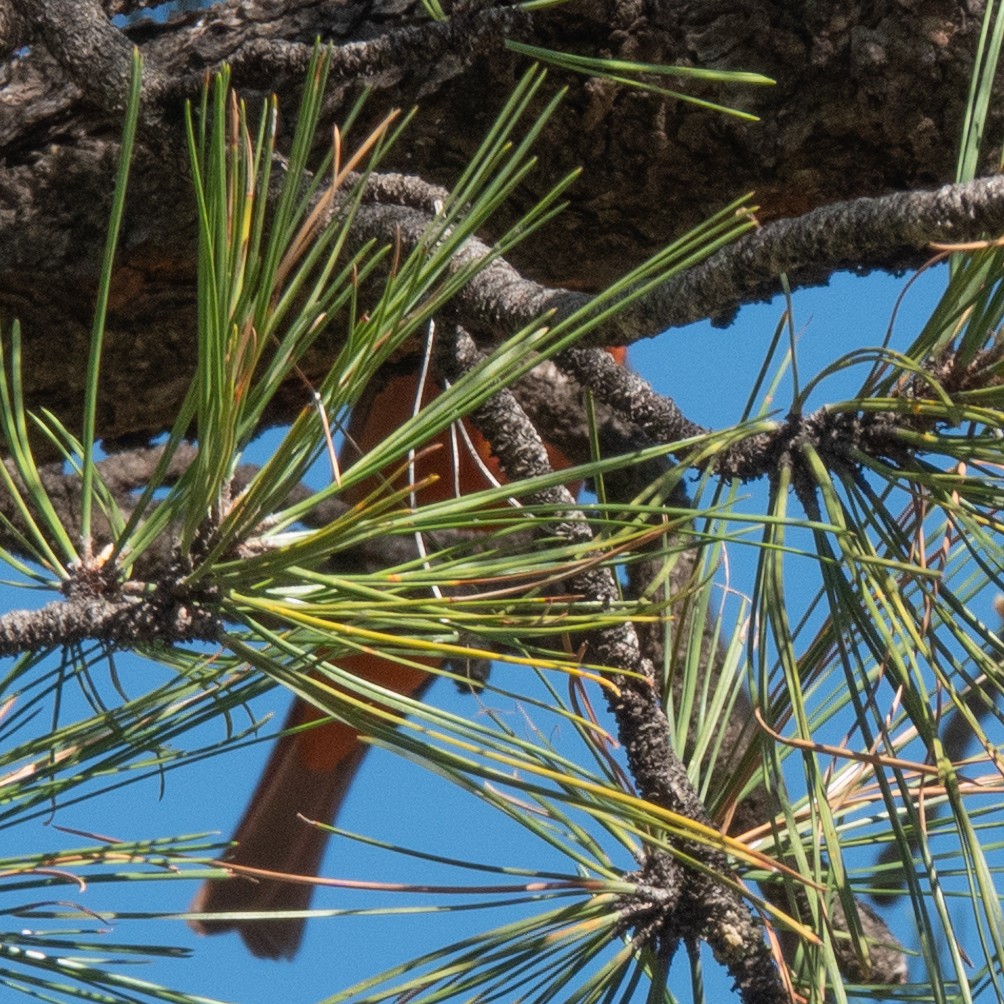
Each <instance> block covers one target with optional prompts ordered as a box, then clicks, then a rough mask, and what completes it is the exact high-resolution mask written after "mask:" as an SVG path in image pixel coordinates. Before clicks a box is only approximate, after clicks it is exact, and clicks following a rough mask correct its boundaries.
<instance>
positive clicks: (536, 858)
mask: <svg viewBox="0 0 1004 1004" xmlns="http://www.w3.org/2000/svg"><path fill="white" fill-rule="evenodd" d="M905 282H906V277H904V278H891V277H887V276H881V275H876V276H871V277H867V278H857V277H852V276H849V275H841V276H837V277H836V278H835V279H834V280H833V282H832V283H831V285H830V286H829V287H828V288H821V289H814V290H808V291H805V292H802V293H798V294H796V296H795V312H796V313H795V326H796V330H797V332H798V356H799V365H800V371H801V374H802V379H803V381H804V380H805V379H806V378H807V377H811V376H812V375H814V374H815V373H816V372H818V371H819V370H820V369H821V368H822V367H823V366H825V365H826V364H828V363H830V362H832V361H833V360H834V359H836V358H837V357H839V356H840V355H842V354H843V353H844V352H846V351H848V350H849V349H850V348H852V347H857V346H861V345H865V344H872V345H874V344H878V343H880V342H881V341H882V340H883V338H884V337H885V333H886V327H887V325H888V323H889V318H890V315H891V313H892V309H893V305H894V303H895V300H896V298H897V297H898V295H899V294H900V292H901V291H902V289H903V288H904V285H905ZM943 282H944V274H943V273H933V274H930V275H928V276H926V277H925V278H924V279H923V281H922V282H921V283H919V284H918V285H916V286H915V287H913V288H912V289H911V291H910V292H909V293H908V295H907V298H906V301H905V303H904V306H903V308H902V310H901V313H900V316H899V319H898V322H897V327H896V332H895V334H894V343H898V344H900V345H902V344H905V343H906V342H907V341H909V340H910V339H911V338H912V337H913V335H914V334H915V333H916V330H917V327H918V325H919V324H920V323H922V322H923V320H924V319H925V318H926V316H927V314H928V313H929V311H930V309H931V306H932V305H933V303H934V301H935V298H936V297H937V295H938V293H939V292H940V289H941V286H942V284H943ZM782 310H783V303H782V301H781V300H780V299H778V300H775V301H774V302H773V303H771V304H766V305H757V306H753V307H749V308H746V309H744V310H743V311H742V312H741V314H740V316H739V318H738V320H737V321H736V322H735V323H734V324H733V325H732V326H731V327H730V328H728V329H726V330H719V329H713V328H711V327H710V326H708V325H706V324H696V325H692V326H690V327H688V328H687V329H684V330H681V331H673V332H669V333H667V334H664V335H663V336H661V337H660V338H658V339H654V340H651V341H648V342H645V343H643V344H641V345H639V346H637V347H636V348H634V349H633V350H632V355H631V364H632V365H633V366H634V367H635V368H636V369H637V370H638V371H639V372H641V373H643V374H644V375H645V376H646V377H648V378H649V379H650V380H651V381H652V382H653V383H654V384H655V386H656V388H657V389H658V390H660V391H663V392H665V393H668V394H671V395H673V396H674V397H675V398H676V400H677V401H678V402H679V404H680V405H681V406H682V408H683V409H684V411H685V412H686V413H687V414H688V415H689V416H690V417H691V418H693V419H695V420H697V421H699V422H701V423H703V424H706V425H709V426H721V425H725V424H730V423H732V422H734V421H736V420H737V419H738V417H739V414H740V411H741V409H742V406H743V404H744V402H745V399H746V395H747V393H748V389H749V384H750V380H751V378H752V375H753V374H755V372H756V371H757V369H758V367H759V366H760V363H761V361H762V357H763V353H764V351H765V348H766V346H767V344H768V343H769V341H770V339H771V337H772V334H773V332H774V329H775V327H776V325H777V322H778V319H779V317H780V314H781V311H782ZM859 379H860V377H859V376H856V377H853V378H850V379H849V380H844V381H843V383H841V382H839V381H836V380H834V381H832V382H831V383H827V384H825V385H824V387H823V388H822V395H821V396H820V397H819V398H818V401H817V403H822V400H823V398H824V397H827V398H829V399H831V400H833V399H838V398H840V397H843V396H844V394H846V393H848V392H849V391H851V390H853V388H854V386H855V384H856V383H857V381H858V380H859ZM787 393H788V392H787V391H786V390H784V389H783V388H782V389H781V390H780V391H779V393H778V397H777V405H778V408H779V410H780V411H781V413H783V412H784V411H785V410H786V407H787V403H788V398H787V397H786V394H787ZM252 459H253V458H252ZM756 491H757V489H756V488H753V489H751V492H752V493H753V497H754V499H755V493H756ZM754 560H755V554H754V550H753V549H752V548H738V549H736V553H735V554H732V555H730V564H731V569H732V576H733V578H732V585H733V586H734V587H736V588H740V589H742V590H745V591H749V589H750V588H751V583H750V581H749V576H750V575H751V572H752V568H753V563H754ZM984 613H985V615H986V616H987V617H989V616H990V613H989V610H988V611H985V612H984ZM119 669H120V672H121V674H122V677H123V682H124V685H125V686H126V688H127V689H131V688H132V687H135V688H136V689H140V688H143V689H145V687H146V686H147V685H148V681H149V673H150V672H151V670H150V668H149V667H148V666H144V665H142V664H140V663H139V662H138V661H137V660H122V661H121V663H120V665H119ZM499 672H502V673H504V674H506V675H505V677H504V682H505V684H506V685H507V686H509V687H510V688H511V689H513V690H518V689H520V687H521V686H523V685H525V684H526V673H525V671H521V670H518V669H515V668H513V667H508V668H506V669H503V670H501V671H499ZM521 674H522V675H521ZM429 699H430V700H432V701H434V702H437V703H440V704H443V705H445V706H448V707H451V708H454V709H455V710H457V711H458V712H461V713H464V714H471V713H472V711H473V710H476V706H475V705H473V704H472V699H471V698H469V697H462V696H460V695H458V694H456V693H455V692H454V688H452V687H451V686H449V685H446V684H443V683H440V684H437V685H436V686H435V687H434V688H433V690H432V692H431V695H430V697H429ZM285 703H286V702H285V699H284V698H283V696H282V695H281V694H280V693H275V694H274V695H272V696H269V697H268V698H265V699H263V700H261V701H260V702H259V704H258V707H257V710H258V711H259V713H261V712H263V711H265V710H268V709H270V708H272V707H275V708H276V709H278V713H277V716H276V718H277V720H278V721H281V719H282V714H283V712H284V708H285ZM493 707H494V708H495V709H496V710H499V711H501V712H502V713H503V714H505V715H507V716H509V717H510V720H511V721H512V723H513V724H514V725H515V726H516V727H520V726H521V724H523V723H526V721H527V719H526V718H525V717H524V716H525V714H526V710H525V708H523V707H521V706H516V705H512V704H510V705H508V706H505V705H503V704H500V703H499V702H498V700H496V701H495V703H494V704H493ZM527 727H529V726H528V725H527ZM546 727H547V728H550V726H549V725H548V726H546ZM558 739H559V741H560V739H561V737H560V736H559V737H558ZM266 755H267V746H266V745H264V744H259V745H257V746H254V747H251V748H246V749H243V750H241V751H240V752H237V753H233V754H230V755H228V756H226V757H222V758H218V759H214V760H212V761H205V762H202V763H197V764H193V765H192V766H190V767H186V768H184V769H181V770H177V771H173V772H171V773H170V774H168V775H167V776H166V779H165V782H164V787H163V791H162V790H161V785H160V781H159V780H157V779H154V778H151V779H149V780H147V781H145V782H143V783H139V784H135V785H132V786H130V787H128V788H125V789H123V790H122V791H120V792H117V793H113V794H111V795H110V796H108V797H102V798H100V799H94V800H92V801H89V802H84V803H82V804H81V805H79V806H74V807H71V808H69V809H66V810H63V811H60V812H59V813H57V815H56V817H55V819H54V820H53V821H54V822H55V823H57V824H60V825H62V826H66V827H72V828H74V829H78V830H85V831H93V832H98V833H103V834H109V835H112V836H115V837H118V838H122V839H141V838H147V837H154V836H159V835H165V834H172V835H173V834H184V833H195V832H204V831H209V830H219V831H221V833H222V836H223V837H225V836H227V835H228V834H229V832H230V830H231V828H232V826H233V824H234V823H235V821H236V819H237V818H238V816H239V814H240V813H241V811H242V810H243V808H244V805H245V803H246V801H247V798H248V796H249V794H250V792H251V790H252V788H253V787H254V784H255V781H256V778H257V775H258V771H259V770H260V767H261V765H262V763H263V762H264V759H265V757H266ZM469 802H470V800H468V799H464V798H461V797H459V796H458V795H457V793H456V792H454V791H452V790H450V788H449V786H448V785H447V784H446V783H445V782H443V781H441V780H439V779H437V778H436V777H434V776H432V775H430V774H428V773H427V772H424V771H423V770H421V769H420V768H418V767H415V766H414V765H411V764H408V763H405V762H402V761H400V760H399V759H397V758H395V757H394V756H392V755H391V754H388V753H386V752H384V751H381V750H376V751H374V752H373V753H371V755H370V756H369V758H368V759H367V761H366V763H365V765H364V767H363V769H362V771H361V773H360V776H359V778H358V779H357V782H356V784H355V786H354V788H353V789H352V791H351V793H350V795H349V797H348V800H347V802H346V804H345V807H344V810H343V813H342V815H341V817H340V820H339V823H340V825H342V826H343V827H345V828H346V829H349V830H353V831H357V832H360V833H364V834H370V835H372V836H374V837H376V838H379V839H381V840H387V841H391V842H400V843H402V844H405V845H407V846H411V847H415V848H418V849H420V850H426V851H435V852H441V853H449V854H453V855H456V856H460V857H464V858H468V859H474V860H483V861H490V862H494V863H498V864H502V865H510V866H528V865H529V866H537V867H548V866H551V867H556V868H557V867H561V868H564V867H565V865H564V862H561V861H559V860H555V861H554V862H550V863H548V862H542V861H541V858H540V851H539V848H538V845H537V843H536V841H534V840H532V839H531V838H530V837H529V836H527V834H525V833H524V832H523V831H521V830H520V829H519V828H518V827H517V826H516V825H515V824H512V823H509V822H505V821H500V819H499V817H498V816H497V814H495V813H493V812H491V811H489V810H487V809H485V808H483V807H480V806H473V807H472V806H471V805H470V804H469ZM4 838H5V842H6V846H7V848H8V851H9V852H14V851H16V850H18V849H29V848H30V849H33V850H38V849H41V848H50V847H72V846H79V845H80V843H81V842H82V841H81V840H80V839H79V838H76V837H71V836H66V835H63V834H61V833H59V832H57V831H56V830H54V829H52V828H50V827H47V826H45V825H44V823H43V821H35V822H29V823H27V824H25V825H23V826H20V827H18V828H17V829H16V830H11V831H5V834H4ZM625 866H626V867H629V866H630V863H629V862H625ZM324 874H326V875H329V876H337V877H343V878H357V879H362V878H371V879H376V880H380V881H402V882H404V881H416V880H419V877H418V876H416V874H415V872H414V870H413V866H412V865H411V864H409V863H408V862H402V861H400V860H397V859H395V858H393V857H392V856H391V855H388V854H387V853H385V852H382V851H378V850H375V849H372V848H367V847H364V846H361V845H358V844H353V843H350V842H348V841H344V840H334V841H332V846H331V848H330V850H329V855H328V858H327V860H326V862H325V867H324ZM420 880H424V881H429V882H436V883H444V882H455V881H457V878H456V876H455V875H452V874H451V873H447V872H444V871H442V870H441V869H433V870H432V871H431V872H429V873H428V874H427V875H424V876H422V877H421V879H420ZM470 881H471V882H474V883H477V882H478V881H479V879H478V878H477V877H476V876H474V877H471V878H470ZM194 891H195V886H194V883H188V882H179V881H163V882H149V883H141V884H138V885H137V887H136V889H135V890H134V891H133V892H132V893H131V895H132V896H133V897H135V900H134V905H133V906H132V907H130V906H129V905H128V904H123V902H122V899H121V890H119V889H102V888H100V887H98V886H92V887H90V888H89V889H88V890H87V891H86V892H83V893H80V892H77V891H74V892H73V894H72V895H71V894H70V893H69V892H65V893H64V892H62V891H61V892H58V893H54V895H59V896H60V898H63V897H64V895H65V897H66V898H67V899H69V900H72V901H73V902H79V903H80V904H82V905H84V906H86V907H87V908H88V909H92V910H95V911H99V912H100V911H101V910H102V909H112V908H118V909H130V908H135V909H163V910H178V911H180V910H184V909H185V907H186V905H187V903H188V902H189V900H190V899H191V896H192V895H193V894H194ZM374 902H375V900H374V899H373V898H370V897H369V896H365V897H364V896H363V895H362V894H359V893H347V892H342V891H338V892H332V891H329V890H325V891H323V892H322V893H320V894H319V895H318V897H317V900H316V902H315V905H316V906H318V907H325V906H326V907H335V906H337V907H364V906H365V907H369V906H372V905H374ZM395 902H400V901H399V900H395ZM432 902H440V900H439V899H436V898H435V897H433V898H432V899H429V898H425V897H423V898H415V899H412V898H409V899H408V900H407V903H408V905H413V903H424V904H428V903H432ZM499 922H500V918H499V917H498V916H497V915H494V914H493V912H492V911H486V912H483V913H482V912H478V913H460V914H449V913H438V914H437V913H432V914H424V915H412V916H410V917H397V918H393V917H391V918H383V917H354V918H344V917H342V918H335V919H324V920H313V921H311V922H310V923H309V925H308V931H307V937H306V941H305V943H304V946H303V948H302V950H301V952H300V955H299V956H298V958H297V959H296V961H295V962H293V963H292V964H289V963H275V962H265V961H260V960H256V959H254V958H252V957H251V956H250V955H249V954H248V953H247V952H246V951H245V950H244V948H243V946H242V945H241V943H240V942H239V940H238V939H237V938H236V937H235V936H229V935H228V936H222V937H214V938H197V937H196V936H194V935H193V934H191V932H190V931H189V930H188V928H187V927H186V926H185V925H184V924H183V923H181V922H176V921H162V922H156V923H145V924H141V923H135V922H134V923H128V922H122V923H121V924H119V925H117V928H116V930H115V932H114V939H113V940H116V941H118V940H123V941H137V942H152V943H162V944H176V945H181V946H187V947H190V948H191V949H192V950H193V951H194V956H193V958H192V959H191V960H164V961H158V962H157V963H155V964H152V965H149V966H144V967H142V972H139V971H137V972H136V973H135V975H137V976H142V977H143V978H146V979H151V980H155V981H161V982H164V983H166V984H168V985H174V986H177V987H178V988H180V989H184V990H187V991H189V992H193V993H199V994H203V995H206V996H209V997H214V998H218V999H220V1000H225V1001H232V1002H235V1004H272V1002H275V1001H283V1002H285V1004H307V1002H313V1001H318V1000H321V999H323V998H324V997H325V996H326V995H327V994H330V993H332V992H334V991H335V990H337V989H340V988H342V987H344V986H346V985H348V984H350V983H352V982H353V981H355V980H357V979H362V978H364V977H366V976H369V975H372V974H373V973H374V972H376V971H379V970H380V969H382V968H383V967H385V966H389V965H392V964H395V963H398V962H401V961H403V960H404V959H406V958H408V957H409V956H412V955H415V954H418V953H419V952H421V951H425V950H430V949H432V948H434V947H436V946H437V945H438V944H441V943H445V942H447V941H449V940H450V939H452V938H457V937H462V936H465V935H467V934H470V933H473V932H475V931H479V930H483V929H487V928H489V927H491V926H494V925H495V924H496V923H499ZM905 922H906V923H908V921H905ZM899 933H900V935H901V937H903V938H904V939H906V940H907V941H908V940H909V931H908V930H907V931H904V930H899ZM678 966H679V969H678V974H679V975H681V976H682V975H684V974H685V963H684V960H683V959H682V957H681V959H680V960H679V962H678ZM709 973H710V974H711V975H710V977H709V979H710V981H711V982H710V984H709V986H710V987H711V988H712V990H711V991H709V996H710V999H712V1000H715V999H723V1000H724V999H726V996H725V995H726V994H727V987H728V982H727V980H724V979H723V978H722V976H721V975H720V973H718V971H717V967H716V966H715V965H714V963H713V962H709ZM719 984H720V988H719V989H717V990H715V989H714V988H716V987H718V986H719ZM719 994H721V996H719ZM639 999H641V998H640V997H639ZM681 999H682V1000H688V999H689V996H688V991H686V990H684V991H682V992H681Z"/></svg>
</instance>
